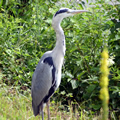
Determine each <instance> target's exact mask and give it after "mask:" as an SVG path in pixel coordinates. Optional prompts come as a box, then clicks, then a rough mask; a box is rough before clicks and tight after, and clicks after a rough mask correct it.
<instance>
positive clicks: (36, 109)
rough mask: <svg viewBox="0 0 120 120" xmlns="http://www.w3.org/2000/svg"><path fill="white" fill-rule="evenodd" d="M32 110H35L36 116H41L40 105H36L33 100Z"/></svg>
mask: <svg viewBox="0 0 120 120" xmlns="http://www.w3.org/2000/svg"><path fill="white" fill-rule="evenodd" d="M32 108H33V113H34V115H35V116H37V115H38V114H40V105H38V106H37V105H35V104H34V102H33V100H32Z"/></svg>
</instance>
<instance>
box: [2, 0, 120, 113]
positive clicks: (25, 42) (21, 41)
mask: <svg viewBox="0 0 120 120" xmlns="http://www.w3.org/2000/svg"><path fill="white" fill-rule="evenodd" d="M87 2H89V1H87ZM109 2H110V3H111V4H108V2H105V1H104V0H98V1H96V2H95V3H91V5H92V6H93V7H91V8H87V6H86V4H85V3H84V2H83V1H82V2H81V1H78V2H75V1H66V0H64V1H57V0H53V1H37V0H21V1H16V0H10V1H8V2H7V1H6V0H5V1H1V3H0V72H1V73H0V76H1V77H0V83H1V84H2V83H6V84H7V85H10V86H18V87H19V91H21V92H23V91H24V90H26V89H30V88H31V78H32V74H33V72H34V69H35V67H36V65H37V63H38V61H39V59H40V58H41V56H42V55H43V53H44V52H45V51H48V50H51V49H53V47H54V45H55V39H56V37H55V32H54V30H53V28H52V26H51V21H52V17H53V14H54V13H55V12H56V11H57V10H58V9H59V8H61V7H68V8H72V9H83V8H87V9H89V11H90V12H88V13H84V14H80V15H76V16H74V17H71V18H67V19H64V21H63V22H62V24H61V25H62V27H63V29H64V32H65V36H66V48H67V49H66V56H65V64H64V66H63V74H62V82H61V85H60V88H59V91H57V92H56V93H55V95H54V99H55V100H56V101H59V100H61V99H62V101H63V102H62V104H64V103H65V104H68V100H69V101H74V102H76V101H77V103H79V104H80V105H81V103H83V102H84V103H85V105H84V106H82V107H84V108H85V109H93V110H99V109H100V107H101V106H100V105H101V103H100V101H99V97H98V94H99V89H100V88H99V75H100V73H99V65H100V63H99V61H100V54H101V51H102V50H103V48H104V46H106V45H107V46H108V49H109V55H110V56H113V57H115V58H114V61H115V64H114V65H113V66H111V67H110V75H109V79H110V84H109V91H110V103H109V107H110V109H111V110H112V111H114V110H115V109H117V111H118V112H116V115H119V112H120V111H119V106H120V99H119V98H120V54H119V51H120V7H119V4H116V2H119V0H116V1H114V2H113V1H109Z"/></svg>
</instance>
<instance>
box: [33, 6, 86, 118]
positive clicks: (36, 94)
mask: <svg viewBox="0 0 120 120" xmlns="http://www.w3.org/2000/svg"><path fill="white" fill-rule="evenodd" d="M82 12H87V10H72V9H68V8H61V9H60V10H58V11H57V12H56V13H55V15H54V16H53V20H52V26H53V28H54V30H55V32H56V39H57V40H56V45H55V47H54V49H53V50H51V51H47V52H45V53H44V55H43V56H42V57H41V59H40V61H39V63H38V65H37V67H36V69H35V72H34V74H33V77H32V87H31V96H32V108H33V113H34V115H35V116H37V115H38V114H42V120H43V119H44V115H43V108H44V104H47V107H48V101H49V99H50V97H51V96H52V95H53V93H54V92H55V90H57V88H58V87H59V85H60V82H61V69H62V64H63V60H64V56H65V50H66V46H65V36H64V31H63V29H62V27H61V26H60V23H61V21H62V20H63V18H66V17H69V16H73V15H74V14H77V13H82ZM48 108H49V107H48ZM48 119H50V115H49V110H48Z"/></svg>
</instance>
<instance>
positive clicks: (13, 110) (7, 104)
mask: <svg viewBox="0 0 120 120" xmlns="http://www.w3.org/2000/svg"><path fill="white" fill-rule="evenodd" d="M0 107H1V108H0V120H37V119H41V116H37V117H34V115H33V111H32V104H31V94H30V90H29V89H28V90H27V91H25V93H24V94H21V93H19V92H18V90H17V88H15V87H8V86H6V85H3V84H2V85H1V88H0ZM79 110H80V111H79ZM50 114H51V120H93V116H92V115H90V114H88V112H87V111H85V110H82V109H81V108H80V107H77V108H76V109H75V110H73V107H72V104H71V103H70V105H68V106H67V110H66V109H65V106H63V105H61V103H60V102H59V103H55V101H51V105H50ZM44 117H45V120H46V119H47V109H46V107H45V108H44ZM94 117H95V116H94Z"/></svg>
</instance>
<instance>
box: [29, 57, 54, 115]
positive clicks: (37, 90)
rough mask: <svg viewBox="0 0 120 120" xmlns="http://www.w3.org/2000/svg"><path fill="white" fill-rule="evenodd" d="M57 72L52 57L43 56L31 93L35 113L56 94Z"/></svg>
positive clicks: (34, 75)
mask: <svg viewBox="0 0 120 120" xmlns="http://www.w3.org/2000/svg"><path fill="white" fill-rule="evenodd" d="M55 72H56V69H55V66H54V63H53V60H52V57H50V56H46V57H44V56H43V57H42V58H41V60H40V61H39V63H38V65H37V67H36V70H35V72H34V74H33V77H32V89H31V92H32V102H33V111H34V110H35V109H36V111H37V112H38V106H40V104H41V102H42V101H43V102H47V100H48V99H49V97H50V96H51V95H52V94H53V93H54V91H55ZM34 113H35V112H34Z"/></svg>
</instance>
